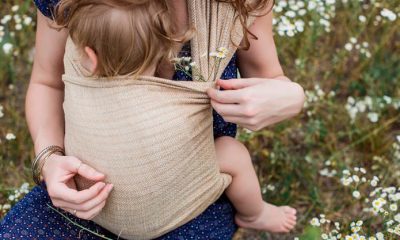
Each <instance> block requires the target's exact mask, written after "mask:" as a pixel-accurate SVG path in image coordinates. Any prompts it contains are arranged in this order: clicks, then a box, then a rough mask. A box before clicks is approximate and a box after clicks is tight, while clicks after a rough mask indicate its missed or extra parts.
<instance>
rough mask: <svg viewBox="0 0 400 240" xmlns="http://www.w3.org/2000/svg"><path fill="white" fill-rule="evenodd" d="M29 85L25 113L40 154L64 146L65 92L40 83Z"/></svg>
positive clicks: (36, 149)
mask: <svg viewBox="0 0 400 240" xmlns="http://www.w3.org/2000/svg"><path fill="white" fill-rule="evenodd" d="M33 82H34V81H31V84H30V85H29V88H28V92H27V95H26V103H25V112H26V119H27V123H28V127H29V131H30V133H31V136H32V140H33V142H34V146H35V152H36V153H38V152H39V151H41V150H42V149H44V148H45V147H47V146H49V145H58V146H61V147H63V146H64V113H63V109H62V102H63V98H64V93H63V90H61V89H58V88H53V87H50V86H47V85H44V84H40V83H33Z"/></svg>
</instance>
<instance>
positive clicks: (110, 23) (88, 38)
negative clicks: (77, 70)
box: [61, 0, 296, 232]
mask: <svg viewBox="0 0 400 240" xmlns="http://www.w3.org/2000/svg"><path fill="white" fill-rule="evenodd" d="M78 2H80V3H78V4H76V5H75V6H76V9H74V11H73V14H72V15H71V16H69V17H66V18H65V20H64V21H65V22H64V24H65V27H67V28H68V29H69V33H70V36H71V38H72V40H73V42H74V44H75V45H76V46H77V47H78V49H79V51H80V54H81V58H80V59H79V61H80V64H81V66H82V67H83V69H86V71H87V72H88V73H90V75H91V76H96V77H97V76H98V77H113V76H117V75H132V76H139V75H149V76H154V75H157V74H158V73H157V69H159V65H162V64H165V63H166V62H168V60H169V59H172V58H173V57H174V55H176V54H175V53H176V52H177V51H179V48H180V47H181V46H182V44H181V43H183V42H185V41H187V40H189V39H190V36H191V34H192V33H191V31H190V30H188V31H186V33H184V34H181V35H177V34H175V33H176V32H177V31H176V29H177V27H176V26H175V25H174V24H172V23H173V21H172V17H171V16H170V15H169V14H168V11H167V6H166V3H165V2H164V1H146V0H140V1H139V0H138V1H106V0H97V1H95V0H88V1H78ZM135 2H136V3H135ZM62 23H63V22H61V24H62ZM161 63H162V64H161ZM215 149H216V154H217V162H218V165H219V168H220V171H221V172H223V173H227V174H229V175H231V176H232V183H231V184H230V186H229V187H228V188H227V189H226V191H225V192H226V195H227V196H228V198H229V199H230V201H231V202H232V203H233V205H234V207H235V209H236V210H237V214H236V216H235V221H236V223H237V224H238V225H239V226H240V227H244V228H251V229H257V230H262V231H269V232H288V231H290V230H291V229H292V228H293V227H294V225H295V223H296V211H295V210H294V209H293V208H291V207H288V206H283V207H278V206H275V205H272V204H269V203H267V202H264V201H263V199H262V195H261V191H260V186H259V183H258V180H257V176H256V174H255V171H254V168H253V166H252V162H251V157H250V154H249V152H248V150H247V149H246V148H245V146H244V145H243V144H242V143H240V142H239V141H237V140H236V139H234V138H232V137H227V136H223V137H219V138H217V139H216V140H215Z"/></svg>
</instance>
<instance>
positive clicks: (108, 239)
mask: <svg viewBox="0 0 400 240" xmlns="http://www.w3.org/2000/svg"><path fill="white" fill-rule="evenodd" d="M47 206H48V207H49V208H50V209H52V210H53V211H55V212H57V213H58V214H60V215H61V216H62V217H63V218H65V219H67V220H68V222H70V223H72V224H73V225H75V226H77V227H79V228H81V231H82V230H83V231H87V232H89V233H91V234H94V235H96V236H98V237H100V238H102V239H107V240H114V239H112V238H108V237H106V236H104V235H101V234H98V233H97V232H94V231H92V230H90V229H88V228H85V227H83V226H82V225H80V224H79V223H77V222H74V221H73V220H72V219H70V218H69V217H67V215H65V214H63V213H62V212H60V211H58V210H57V209H55V208H54V207H52V206H51V205H50V204H48V203H47ZM118 239H119V237H118Z"/></svg>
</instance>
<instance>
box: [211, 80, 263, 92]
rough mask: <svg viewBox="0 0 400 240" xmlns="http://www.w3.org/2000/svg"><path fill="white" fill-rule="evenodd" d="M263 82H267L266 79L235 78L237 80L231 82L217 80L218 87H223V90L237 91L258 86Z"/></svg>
mask: <svg viewBox="0 0 400 240" xmlns="http://www.w3.org/2000/svg"><path fill="white" fill-rule="evenodd" d="M262 81H265V79H261V78H235V79H230V80H228V81H227V80H221V79H218V80H217V85H218V86H220V87H222V88H223V89H227V90H235V89H241V88H245V87H249V86H252V85H255V84H258V83H260V82H262Z"/></svg>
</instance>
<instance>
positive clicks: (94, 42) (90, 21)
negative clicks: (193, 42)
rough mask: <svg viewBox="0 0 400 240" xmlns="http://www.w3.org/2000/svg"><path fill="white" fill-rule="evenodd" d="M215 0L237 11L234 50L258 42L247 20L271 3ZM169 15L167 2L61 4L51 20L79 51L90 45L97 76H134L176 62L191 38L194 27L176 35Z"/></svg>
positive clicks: (76, 0)
mask: <svg viewBox="0 0 400 240" xmlns="http://www.w3.org/2000/svg"><path fill="white" fill-rule="evenodd" d="M201 1H203V0H201ZM204 1H212V0H204ZM217 1H219V2H227V3H230V4H232V6H233V7H234V8H235V10H236V12H237V16H236V17H237V18H238V19H239V21H240V22H241V24H242V26H243V35H244V38H243V41H244V42H243V46H241V47H240V46H236V47H238V48H240V49H245V50H247V49H248V48H249V47H250V42H249V35H251V36H252V37H253V38H254V39H257V37H256V36H255V35H254V34H253V33H251V32H250V31H249V29H248V28H247V26H246V22H247V19H248V18H249V16H250V15H252V14H255V13H259V12H261V11H263V10H265V9H266V8H268V7H269V9H268V11H267V12H266V13H265V14H267V13H268V12H270V10H271V9H272V6H273V4H274V0H217ZM271 2H272V4H271ZM171 14H173V13H171V11H169V9H168V7H167V4H166V3H165V0H61V1H60V2H59V3H58V4H57V5H56V8H55V11H54V14H53V15H54V16H53V18H54V20H55V23H56V24H57V25H58V26H60V27H61V28H68V29H69V31H70V35H71V38H72V40H73V41H74V43H75V44H76V45H77V46H78V47H79V48H80V49H83V48H84V47H85V46H89V47H90V48H92V49H93V50H94V51H95V52H96V54H97V56H98V67H97V69H96V70H97V72H96V73H97V74H98V75H100V76H115V75H125V74H131V75H134V76H137V75H140V74H141V73H143V72H144V71H145V70H147V69H148V68H149V67H151V66H154V64H155V65H157V64H158V63H159V62H162V61H164V62H165V61H167V62H169V61H170V59H172V58H174V57H176V53H177V51H178V50H179V49H178V48H177V46H179V45H178V43H183V42H186V41H188V40H190V39H191V38H192V36H193V34H194V27H193V26H190V27H189V28H188V29H187V30H186V31H185V32H184V33H183V34H181V35H177V34H176V33H177V32H178V29H177V26H176V23H175V22H174V21H173V18H172V17H171ZM257 16H260V14H257ZM179 30H180V29H179Z"/></svg>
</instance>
